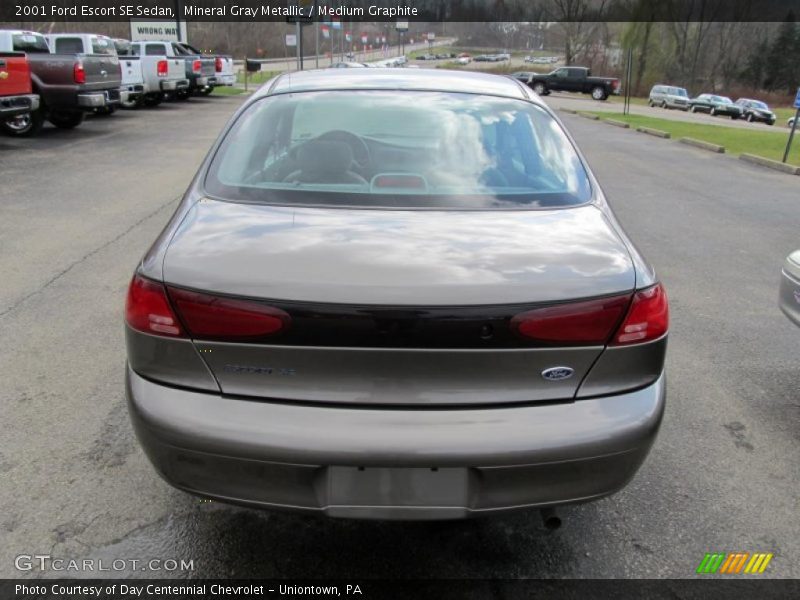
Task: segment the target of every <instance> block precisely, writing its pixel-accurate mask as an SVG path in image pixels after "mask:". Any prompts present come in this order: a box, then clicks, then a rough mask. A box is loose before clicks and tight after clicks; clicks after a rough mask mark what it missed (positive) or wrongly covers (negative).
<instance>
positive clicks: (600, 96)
mask: <svg viewBox="0 0 800 600" xmlns="http://www.w3.org/2000/svg"><path fill="white" fill-rule="evenodd" d="M592 98H593V99H594V100H598V101H602V100H605V99H606V98H608V94H607V93H606V89H605V88H604V87H603V86H600V85H596V86H594V87H593V88H592Z"/></svg>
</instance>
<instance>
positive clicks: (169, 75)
mask: <svg viewBox="0 0 800 600" xmlns="http://www.w3.org/2000/svg"><path fill="white" fill-rule="evenodd" d="M114 44H115V46H116V48H117V54H119V55H120V60H125V59H127V58H131V59H137V58H138V60H139V63H140V64H141V69H142V77H143V79H144V100H143V103H144V105H145V106H157V105H158V104H161V101H162V100H163V99H164V94H170V95H175V96H177V95H179V94H181V93H185V92H188V90H189V79H188V78H187V77H186V64H185V61H184V60H183V59H182V58H176V57H174V56H167V55H166V54H165V53H164V45H163V44H162V43H160V42H129V41H128V40H123V39H115V40H114Z"/></svg>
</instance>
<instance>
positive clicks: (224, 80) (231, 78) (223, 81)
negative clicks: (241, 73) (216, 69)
mask: <svg viewBox="0 0 800 600" xmlns="http://www.w3.org/2000/svg"><path fill="white" fill-rule="evenodd" d="M235 84H236V75H217V85H227V86H232V85H235Z"/></svg>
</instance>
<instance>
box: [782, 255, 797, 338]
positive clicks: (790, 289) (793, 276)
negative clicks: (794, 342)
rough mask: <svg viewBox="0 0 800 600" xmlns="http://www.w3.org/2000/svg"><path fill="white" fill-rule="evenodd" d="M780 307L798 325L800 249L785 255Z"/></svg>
mask: <svg viewBox="0 0 800 600" xmlns="http://www.w3.org/2000/svg"><path fill="white" fill-rule="evenodd" d="M780 307H781V310H782V311H783V313H784V314H785V315H786V316H787V317H789V320H790V321H791V322H792V323H794V324H795V325H797V326H798V327H800V250H796V251H794V252H792V253H791V254H790V255H789V256H787V257H786V261H785V262H784V263H783V270H782V271H781V287H780Z"/></svg>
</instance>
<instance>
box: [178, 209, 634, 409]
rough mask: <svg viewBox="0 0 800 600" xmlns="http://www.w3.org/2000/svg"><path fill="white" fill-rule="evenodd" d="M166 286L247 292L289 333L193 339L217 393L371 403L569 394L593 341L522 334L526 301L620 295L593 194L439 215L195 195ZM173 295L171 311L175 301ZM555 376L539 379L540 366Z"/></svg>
mask: <svg viewBox="0 0 800 600" xmlns="http://www.w3.org/2000/svg"><path fill="white" fill-rule="evenodd" d="M164 280H165V282H166V283H167V284H168V286H172V287H173V290H175V289H176V288H177V291H174V294H175V295H173V302H174V301H175V298H176V297H177V294H178V292H179V291H180V289H190V290H202V291H205V292H212V293H216V294H219V295H224V296H233V297H237V298H249V299H255V300H257V301H259V302H265V303H267V304H269V306H272V307H276V308H278V309H280V310H283V311H285V312H286V313H288V314H289V315H290V317H291V318H292V324H291V327H290V329H289V330H288V331H287V332H285V333H281V334H279V335H278V336H277V337H275V338H270V339H268V340H263V341H260V342H255V343H243V342H231V341H213V340H207V339H206V340H204V339H195V345H196V347H197V348H198V351H199V352H200V356H202V357H203V359H204V360H205V361H206V363H207V364H208V366H209V368H210V370H211V371H212V373H213V374H214V376H215V377H216V378H217V381H218V382H219V384H220V387H221V389H222V391H223V392H224V393H227V394H236V395H243V396H254V397H261V398H276V399H287V400H296V401H313V402H341V403H350V404H360V403H366V404H383V405H387V404H390V405H442V404H447V405H456V404H495V403H510V402H531V401H544V400H568V399H571V398H572V397H573V396H574V394H575V392H576V390H577V387H578V385H579V384H580V381H581V380H582V378H583V376H584V375H585V374H586V373H587V372H588V370H589V368H590V367H591V365H592V364H593V363H594V361H595V360H596V359H597V357H598V356H599V355H600V353H601V352H602V351H603V348H604V344H603V343H599V344H594V345H590V346H579V347H578V346H558V345H554V344H543V343H536V342H531V340H522V339H520V337H519V336H517V335H516V334H514V333H513V332H512V331H511V330H510V324H511V319H512V318H513V317H514V316H515V315H518V314H520V313H523V312H526V311H528V310H530V309H532V308H539V307H542V306H551V305H555V304H563V303H565V302H569V301H574V300H579V299H587V298H594V297H604V296H619V295H625V294H630V293H631V292H632V290H633V288H634V285H635V274H634V267H633V264H632V261H631V258H630V255H629V253H628V251H627V248H626V246H625V245H624V243H623V242H622V240H621V239H620V238H619V237H618V235H617V234H616V232H615V231H614V230H613V229H612V228H611V226H610V225H609V223H608V221H607V220H606V218H605V216H604V215H603V213H602V212H601V211H599V210H598V209H597V208H595V207H594V206H584V207H579V208H571V209H566V210H542V211H495V212H467V211H464V212H458V211H453V212H448V211H402V210H397V211H391V210H350V209H332V210H330V209H317V208H289V207H271V206H263V205H246V204H234V203H227V202H219V201H212V200H203V201H201V202H199V203H198V204H196V205H195V206H194V207H193V208H192V209H191V210H190V212H189V213H188V215H187V216H186V218H185V219H184V221H183V223H182V224H181V226H180V227H179V229H178V231H177V232H176V234H175V236H174V237H173V239H172V241H171V243H170V246H169V248H168V249H167V252H166V256H165V260H164ZM180 310H181V309H180V307H179V308H178V311H179V312H180ZM557 367H567V368H568V369H569V370H570V373H571V374H570V375H569V376H566V377H556V378H547V376H545V375H544V374H543V373H544V372H546V371H548V370H549V369H554V368H557Z"/></svg>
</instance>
